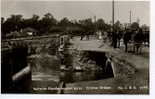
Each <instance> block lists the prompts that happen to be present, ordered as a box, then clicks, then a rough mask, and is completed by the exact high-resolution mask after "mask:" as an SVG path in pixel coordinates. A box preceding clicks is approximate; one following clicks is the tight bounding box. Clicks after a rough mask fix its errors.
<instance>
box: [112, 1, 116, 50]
mask: <svg viewBox="0 0 155 99" xmlns="http://www.w3.org/2000/svg"><path fill="white" fill-rule="evenodd" d="M114 17H115V9H114V0H113V1H112V46H113V47H114V48H116V44H117V40H116V39H117V38H116V37H115V31H114V22H115V19H114Z"/></svg>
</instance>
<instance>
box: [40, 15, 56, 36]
mask: <svg viewBox="0 0 155 99" xmlns="http://www.w3.org/2000/svg"><path fill="white" fill-rule="evenodd" d="M39 24H40V32H44V33H48V32H49V31H50V28H51V27H52V26H55V25H56V24H57V20H56V19H55V18H54V17H53V15H52V14H51V13H47V14H45V15H44V17H43V18H42V19H41V20H40V22H39Z"/></svg>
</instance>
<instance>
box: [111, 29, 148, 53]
mask: <svg viewBox="0 0 155 99" xmlns="http://www.w3.org/2000/svg"><path fill="white" fill-rule="evenodd" d="M121 39H122V40H123V43H124V46H125V52H128V48H129V47H128V46H129V44H131V45H132V52H135V53H137V54H138V53H141V49H142V45H143V42H145V39H146V37H145V35H144V33H143V31H142V29H138V30H135V31H131V30H130V29H127V30H125V31H118V32H116V33H113V36H112V46H113V47H114V48H118V47H120V40H121Z"/></svg>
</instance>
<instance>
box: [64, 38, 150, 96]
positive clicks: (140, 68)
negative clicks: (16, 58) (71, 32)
mask: <svg viewBox="0 0 155 99" xmlns="http://www.w3.org/2000/svg"><path fill="white" fill-rule="evenodd" d="M71 43H72V44H73V46H72V48H74V49H77V50H92V51H93V50H94V51H101V52H102V51H103V52H106V53H107V56H108V57H111V58H112V59H113V61H115V63H119V65H115V68H116V69H117V74H119V75H117V76H115V77H114V78H107V79H103V80H96V81H82V82H76V83H68V84H66V87H72V88H75V89H73V90H65V91H64V93H67V94H95V93H97V94H100V93H108V94H148V93H149V57H143V56H142V55H136V54H132V53H125V52H124V51H123V50H122V49H118V48H117V49H113V48H111V47H110V46H108V45H107V44H102V42H101V41H97V40H95V39H93V40H89V41H87V40H84V41H80V39H79V38H74V39H73V40H71ZM101 45H102V47H101ZM147 50H149V49H147ZM142 54H143V53H142ZM147 54H148V55H147V56H149V53H147ZM117 61H118V62H117ZM120 64H122V65H120Z"/></svg>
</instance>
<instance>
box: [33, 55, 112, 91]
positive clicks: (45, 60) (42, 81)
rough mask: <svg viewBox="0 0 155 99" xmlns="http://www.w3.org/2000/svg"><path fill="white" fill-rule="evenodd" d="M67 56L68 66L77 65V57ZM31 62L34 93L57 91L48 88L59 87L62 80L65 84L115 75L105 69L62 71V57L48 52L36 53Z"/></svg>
mask: <svg viewBox="0 0 155 99" xmlns="http://www.w3.org/2000/svg"><path fill="white" fill-rule="evenodd" d="M84 54H85V53H84ZM92 55H93V54H92V52H91V57H92ZM95 57H100V56H98V55H96V56H95ZM67 58H68V59H67V64H69V66H68V67H75V66H72V65H75V64H74V62H75V60H76V58H77V57H72V56H68V55H67ZM100 58H101V57H100ZM102 58H103V57H102ZM94 59H99V58H94ZM69 62H71V63H69ZM100 63H101V62H100ZM103 63H104V62H103ZM30 64H31V68H32V92H33V93H57V91H56V90H48V88H49V87H51V88H56V87H59V83H60V82H64V83H65V84H68V83H75V82H81V81H93V80H100V79H105V78H108V77H112V76H113V75H107V74H106V73H104V72H103V70H89V71H85V70H84V71H72V70H66V71H61V70H60V66H61V62H60V59H59V58H57V57H56V56H51V55H48V54H47V55H39V56H37V55H36V56H35V57H33V59H32V60H31V63H30ZM96 64H97V63H96ZM87 65H89V64H87ZM87 67H89V66H87ZM91 68H92V67H91ZM93 68H94V67H93ZM95 68H96V67H95Z"/></svg>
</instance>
